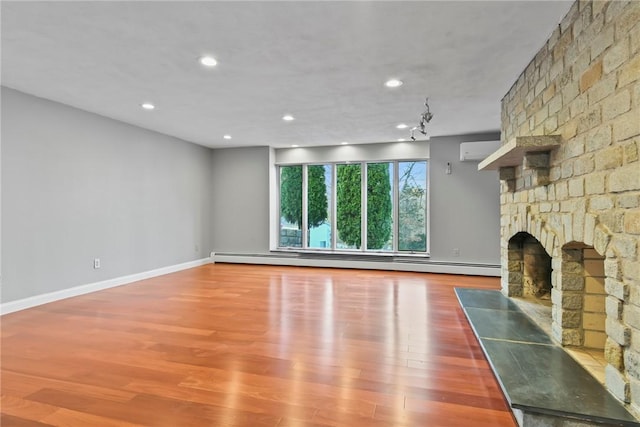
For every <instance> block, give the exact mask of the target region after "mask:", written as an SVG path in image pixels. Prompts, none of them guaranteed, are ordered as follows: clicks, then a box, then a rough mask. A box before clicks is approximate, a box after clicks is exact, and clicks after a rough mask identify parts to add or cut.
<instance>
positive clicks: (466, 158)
mask: <svg viewBox="0 0 640 427" xmlns="http://www.w3.org/2000/svg"><path fill="white" fill-rule="evenodd" d="M498 148H500V141H476V142H461V143H460V161H461V162H481V161H482V160H484V159H486V158H487V156H489V154H492V153H493V152H494V151H496V150H497V149H498Z"/></svg>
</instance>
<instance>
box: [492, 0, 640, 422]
mask: <svg viewBox="0 0 640 427" xmlns="http://www.w3.org/2000/svg"><path fill="white" fill-rule="evenodd" d="M539 135H560V136H561V143H560V145H559V146H558V147H557V148H555V149H552V150H549V151H548V152H542V153H528V154H525V155H524V158H523V159H522V163H521V164H519V165H516V166H512V167H502V168H501V169H500V177H501V180H502V181H501V195H500V203H501V257H502V268H503V275H502V276H503V291H504V292H505V293H506V294H509V293H510V289H513V284H511V285H510V283H509V250H508V249H509V247H508V245H509V240H510V238H511V237H513V236H514V235H515V234H517V233H518V232H527V233H529V234H531V235H532V236H533V237H535V238H536V239H537V240H538V241H539V242H540V243H541V244H542V246H543V247H544V248H545V250H546V251H547V253H548V254H550V255H551V257H552V268H553V272H552V285H553V289H552V302H553V304H554V322H555V323H554V325H553V328H554V337H555V338H556V339H557V340H558V341H560V342H561V343H563V344H565V345H571V344H575V343H574V342H572V340H574V339H575V337H574V336H573V335H572V334H574V332H572V331H571V330H568V329H567V330H565V329H563V324H569V323H570V322H571V321H572V320H571V319H570V318H569V314H571V310H569V308H570V309H574V310H582V311H581V314H580V318H581V321H580V324H581V325H582V326H580V328H582V327H584V328H585V329H587V330H588V331H590V333H589V335H590V338H589V340H590V341H592V342H593V346H596V347H602V346H604V350H603V351H604V353H605V357H606V359H607V362H608V365H607V367H606V370H605V374H606V386H607V388H608V389H609V390H610V391H611V392H612V393H613V394H614V395H615V396H616V397H618V398H619V399H620V400H622V401H624V402H628V403H630V406H631V409H632V410H635V412H636V413H638V412H640V260H639V258H638V250H639V248H638V246H639V242H640V162H639V161H638V151H639V145H640V2H638V1H579V2H576V3H575V4H573V6H572V7H571V9H570V11H569V12H568V14H567V16H566V17H565V18H564V19H563V20H562V22H561V23H560V24H559V26H558V28H557V29H556V30H555V31H554V32H553V34H552V35H551V37H550V38H549V40H548V41H547V43H546V44H545V45H544V46H543V47H542V49H541V50H540V51H539V52H538V54H537V55H536V56H535V58H534V59H533V60H532V61H531V63H530V64H529V65H528V66H527V67H526V69H525V71H524V72H523V73H522V75H520V77H519V78H518V79H517V81H516V83H515V84H514V85H513V86H512V88H511V89H510V90H509V92H508V93H507V95H506V96H505V97H504V99H503V100H502V141H503V144H507V143H508V142H509V141H511V140H512V139H514V138H516V137H529V136H539ZM573 248H580V250H579V251H578V252H577V254H579V256H580V257H581V258H580V260H579V261H576V260H574V259H573V258H572V256H573V255H572V250H573ZM592 250H593V252H591V251H592ZM576 262H578V263H580V264H581V265H582V266H581V267H580V269H578V270H576V268H575V265H574V264H575V263H576ZM592 263H594V265H595V264H597V263H599V265H601V267H598V268H600V269H601V270H602V271H601V272H600V271H596V272H592V273H589V272H588V271H583V270H585V269H586V270H589V267H587V264H592ZM563 270H564V271H563ZM579 270H580V271H579ZM603 277H604V278H603ZM601 282H604V293H603V292H602V291H600V290H597V289H599V288H598V286H597V284H598V283H601ZM587 285H588V286H587ZM510 286H511V287H510ZM587 287H589V289H587ZM601 301H604V306H605V307H604V312H605V315H606V321H605V327H604V329H605V330H604V331H602V330H601V329H602V327H601V320H602V313H603V312H602V302H601ZM587 305H588V306H589V307H588V310H586V309H585V306H587ZM565 308H567V310H565ZM563 316H564V319H563ZM574 323H575V322H574ZM580 339H581V340H582V341H581V342H583V341H584V337H583V338H580ZM603 341H605V342H604V345H603ZM583 344H584V342H583Z"/></svg>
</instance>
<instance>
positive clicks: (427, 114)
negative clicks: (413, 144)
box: [411, 97, 433, 141]
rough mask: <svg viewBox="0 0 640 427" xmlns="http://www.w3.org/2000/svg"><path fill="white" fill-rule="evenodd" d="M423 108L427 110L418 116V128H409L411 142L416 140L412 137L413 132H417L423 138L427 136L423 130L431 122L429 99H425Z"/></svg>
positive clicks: (431, 114)
mask: <svg viewBox="0 0 640 427" xmlns="http://www.w3.org/2000/svg"><path fill="white" fill-rule="evenodd" d="M424 106H425V107H427V109H426V110H425V111H424V113H422V115H421V116H420V124H418V126H414V127H412V128H411V140H412V141H415V140H416V137H415V136H414V132H415V131H416V130H417V131H419V132H420V133H421V134H423V135H425V136H426V135H427V131H426V130H425V129H426V127H427V123H429V122H430V121H431V119H432V118H433V113H432V112H431V111H430V110H429V97H427V98H426V99H425V101H424Z"/></svg>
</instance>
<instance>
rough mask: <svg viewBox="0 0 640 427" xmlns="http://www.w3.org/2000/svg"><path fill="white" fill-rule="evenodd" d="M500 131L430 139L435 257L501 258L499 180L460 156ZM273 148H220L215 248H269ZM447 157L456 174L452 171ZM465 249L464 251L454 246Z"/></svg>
mask: <svg viewBox="0 0 640 427" xmlns="http://www.w3.org/2000/svg"><path fill="white" fill-rule="evenodd" d="M498 139H500V135H499V134H498V133H492V134H480V135H464V136H452V137H434V138H432V139H431V144H430V148H429V151H430V160H429V162H430V163H429V165H430V168H431V169H430V180H431V181H430V190H431V197H430V208H431V211H430V213H431V224H430V225H431V229H430V235H431V240H430V249H431V259H432V260H435V261H451V262H465V263H481V264H494V265H499V264H500V203H499V189H500V188H499V181H498V175H497V172H495V171H490V172H484V171H483V172H479V171H478V170H477V167H478V163H477V162H460V142H465V141H485V140H498ZM269 159H270V158H269V149H268V148H266V147H260V148H237V149H224V150H214V155H213V165H214V167H213V176H214V179H213V189H212V194H213V195H214V200H215V202H214V206H213V208H212V212H213V225H212V243H213V248H214V251H215V252H226V253H244V254H264V253H268V251H269V230H270V226H271V224H270V222H269V216H268V213H269V182H268V179H267V177H268V176H269V168H271V164H270V160H269ZM447 162H451V164H452V174H451V175H446V174H445V168H446V164H447ZM454 248H458V249H459V253H460V254H459V256H454V255H453V249H454Z"/></svg>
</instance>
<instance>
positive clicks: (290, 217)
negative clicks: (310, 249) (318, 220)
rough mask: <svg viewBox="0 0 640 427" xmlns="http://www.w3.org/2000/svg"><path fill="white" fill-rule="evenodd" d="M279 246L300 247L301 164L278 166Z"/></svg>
mask: <svg viewBox="0 0 640 427" xmlns="http://www.w3.org/2000/svg"><path fill="white" fill-rule="evenodd" d="M279 236H280V246H281V247H295V248H301V247H302V166H282V167H281V168H280V233H279Z"/></svg>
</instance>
